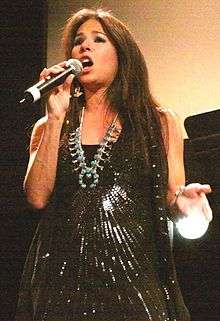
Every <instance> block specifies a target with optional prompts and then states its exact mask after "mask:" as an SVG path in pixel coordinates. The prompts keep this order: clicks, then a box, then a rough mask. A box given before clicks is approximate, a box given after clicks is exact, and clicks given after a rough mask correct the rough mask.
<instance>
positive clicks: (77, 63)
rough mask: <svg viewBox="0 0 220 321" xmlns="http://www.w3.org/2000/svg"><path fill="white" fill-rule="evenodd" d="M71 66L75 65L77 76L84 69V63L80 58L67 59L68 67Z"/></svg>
mask: <svg viewBox="0 0 220 321" xmlns="http://www.w3.org/2000/svg"><path fill="white" fill-rule="evenodd" d="M69 66H73V67H74V71H75V72H74V74H75V76H77V75H79V74H80V73H81V72H82V70H83V66H82V63H81V61H79V60H78V59H69V60H67V62H66V67H69Z"/></svg>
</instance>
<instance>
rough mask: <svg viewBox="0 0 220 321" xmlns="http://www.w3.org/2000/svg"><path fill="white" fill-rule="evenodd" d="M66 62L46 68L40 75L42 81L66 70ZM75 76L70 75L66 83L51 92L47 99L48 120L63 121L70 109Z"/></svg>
mask: <svg viewBox="0 0 220 321" xmlns="http://www.w3.org/2000/svg"><path fill="white" fill-rule="evenodd" d="M65 65H66V61H63V62H61V63H59V64H57V65H54V66H52V67H50V68H44V69H43V71H42V72H41V74H40V80H42V79H44V80H46V79H47V78H48V77H53V76H55V75H57V74H59V73H61V72H63V71H64V70H65V68H64V67H65ZM73 77H74V76H73V75H69V76H68V77H67V78H66V80H65V81H64V83H63V84H62V85H60V86H58V87H56V88H54V89H53V90H51V91H50V93H49V94H48V98H47V103H46V107H47V116H48V119H55V120H59V121H61V122H62V121H63V120H64V118H65V115H66V111H67V109H68V107H69V100H70V97H71V96H70V88H71V84H72V81H73Z"/></svg>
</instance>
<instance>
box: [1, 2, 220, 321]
mask: <svg viewBox="0 0 220 321" xmlns="http://www.w3.org/2000/svg"><path fill="white" fill-rule="evenodd" d="M0 9H1V26H0V28H1V35H2V36H1V38H2V40H3V43H2V44H1V75H0V82H1V83H0V91H1V92H0V99H1V101H0V102H1V103H0V120H1V125H0V144H1V146H0V147H1V153H0V182H1V190H0V211H1V216H0V217H1V224H0V244H1V256H0V259H1V262H0V263H1V266H0V273H1V278H0V281H1V288H0V289H1V291H0V292H1V293H0V295H1V298H0V304H1V307H0V320H2V321H3V320H7V321H13V319H14V312H15V308H16V302H17V295H18V289H19V282H20V278H21V274H22V269H23V265H24V261H25V257H26V255H27V252H28V248H29V246H30V242H31V239H32V237H33V233H34V230H35V228H36V225H37V223H38V220H39V214H38V213H34V212H32V211H31V210H30V209H28V207H27V205H26V202H25V198H24V195H23V191H22V183H23V178H24V175H25V171H26V166H27V161H28V144H29V139H30V133H31V128H32V125H33V124H34V123H35V121H36V120H37V119H38V118H40V117H41V115H42V112H41V110H42V108H41V106H40V104H39V103H37V104H35V105H33V106H25V107H22V106H21V105H19V103H18V101H19V100H20V99H21V98H22V94H23V91H24V89H26V88H28V87H29V86H31V85H32V84H33V83H35V82H36V81H37V80H38V75H39V73H40V71H41V70H42V69H43V68H44V66H46V39H47V5H46V1H40V0H38V1H20V0H18V1H16V2H15V3H13V4H12V3H10V2H9V1H1V4H0ZM208 116H209V115H208ZM216 117H217V118H216ZM212 118H213V119H215V123H216V124H217V125H216V126H217V134H218V133H219V131H220V128H219V127H220V125H219V124H220V122H219V120H220V116H219V112H218V111H217V113H216V114H215V115H214V117H212ZM216 119H217V122H216ZM204 123H205V124H206V123H207V121H206V119H205V121H204ZM196 124H197V131H198V130H199V129H200V128H201V124H200V123H199V122H198V121H197V122H196ZM189 126H190V125H189ZM210 127H213V126H212V125H211V126H209V128H210ZM192 128H194V129H195V126H194V124H192ZM213 128H214V127H213ZM203 129H204V130H205V128H203ZM204 130H203V132H204ZM203 134H204V133H203ZM203 134H201V135H203ZM207 135H209V137H210V135H212V132H211V133H210V132H207ZM210 141H211V143H210ZM198 144H199V147H198ZM215 144H216V145H215V146H214V147H213V146H212V145H213V143H212V140H210V139H209V141H208V143H207V140H206V137H205V138H204V139H203V141H202V142H201V140H200V141H199V142H198V139H197V140H193V141H191V140H186V141H185V145H186V148H185V163H186V172H187V180H188V182H193V181H200V182H202V183H206V182H209V183H210V184H211V185H212V187H213V190H214V192H213V193H212V195H211V196H210V202H211V205H212V208H213V211H214V220H213V222H212V223H211V225H210V228H209V231H208V232H207V233H206V235H205V236H204V237H203V238H201V239H199V240H193V241H192V240H185V239H182V238H181V237H180V236H179V235H178V234H177V233H176V234H175V237H174V252H175V259H176V266H177V273H178V276H179V280H180V285H181V288H182V292H183V295H184V298H185V302H186V305H187V306H188V308H189V310H190V313H191V316H192V321H217V320H219V319H220V317H219V316H220V313H219V305H218V304H219V286H218V282H219V281H218V280H219V262H218V258H219V254H218V253H219V216H218V215H220V206H219V197H220V194H219V190H220V188H219V181H220V156H219V155H220V153H219V152H220V148H219V146H220V141H219V136H218V135H217V138H216V137H215ZM209 146H211V147H210V148H209ZM22 321H25V320H22Z"/></svg>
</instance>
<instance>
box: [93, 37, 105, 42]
mask: <svg viewBox="0 0 220 321" xmlns="http://www.w3.org/2000/svg"><path fill="white" fill-rule="evenodd" d="M94 41H95V42H106V40H105V38H103V37H100V36H97V37H95V40H94Z"/></svg>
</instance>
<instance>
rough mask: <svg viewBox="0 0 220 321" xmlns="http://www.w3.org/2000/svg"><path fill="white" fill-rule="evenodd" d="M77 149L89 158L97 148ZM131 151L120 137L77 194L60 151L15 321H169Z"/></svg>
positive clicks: (146, 198) (141, 180)
mask: <svg viewBox="0 0 220 321" xmlns="http://www.w3.org/2000/svg"><path fill="white" fill-rule="evenodd" d="M83 148H84V151H85V155H86V158H87V159H92V157H93V156H94V153H95V152H96V150H97V146H83ZM131 150H132V148H131V141H130V139H129V135H126V132H124V133H123V134H121V136H120V137H119V139H118V141H117V142H116V143H114V146H113V147H112V150H111V157H110V161H109V162H108V163H106V164H105V168H104V170H103V171H102V172H101V174H100V179H99V184H98V185H97V186H96V188H95V189H91V188H84V189H83V188H81V187H80V185H79V183H78V175H77V174H76V172H75V171H74V170H73V168H72V164H71V158H70V155H69V151H68V148H66V147H65V146H63V147H62V148H61V151H60V155H59V164H58V174H57V180H56V188H55V191H54V195H53V198H52V201H51V204H50V206H49V207H48V208H47V209H46V210H45V213H44V214H43V215H42V220H41V222H40V224H39V227H38V229H37V232H36V235H35V238H34V240H33V243H32V247H31V250H30V253H29V257H28V260H27V263H26V267H25V271H24V277H23V281H22V289H21V295H20V300H19V308H18V315H19V316H22V317H23V316H24V317H25V320H26V321H29V320H34V321H40V320H41V321H42V320H44V321H64V320H65V321H67V320H71V321H81V320H84V321H85V320H86V321H92V320H96V321H168V320H171V319H170V316H169V312H168V309H167V304H166V300H167V298H166V295H167V296H168V295H169V293H167V292H166V293H165V294H166V295H165V294H164V289H163V288H162V286H161V284H160V280H159V276H158V253H157V250H156V246H155V233H154V224H153V216H152V202H151V198H152V195H151V191H152V188H151V185H152V183H151V170H150V168H149V171H148V173H146V172H145V171H144V161H143V158H142V156H141V153H140V151H139V148H138V146H137V147H136V151H135V152H134V153H132V152H131ZM173 284H174V283H173ZM175 285H176V282H175ZM166 291H167V290H166ZM176 293H177V295H179V296H180V293H179V292H178V291H177V292H176ZM180 303H181V304H182V301H181V296H180ZM181 304H180V305H181ZM180 309H181V307H180ZM17 320H19V318H18V319H17ZM179 320H181V321H182V320H185V319H179ZM186 320H187V319H186Z"/></svg>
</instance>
